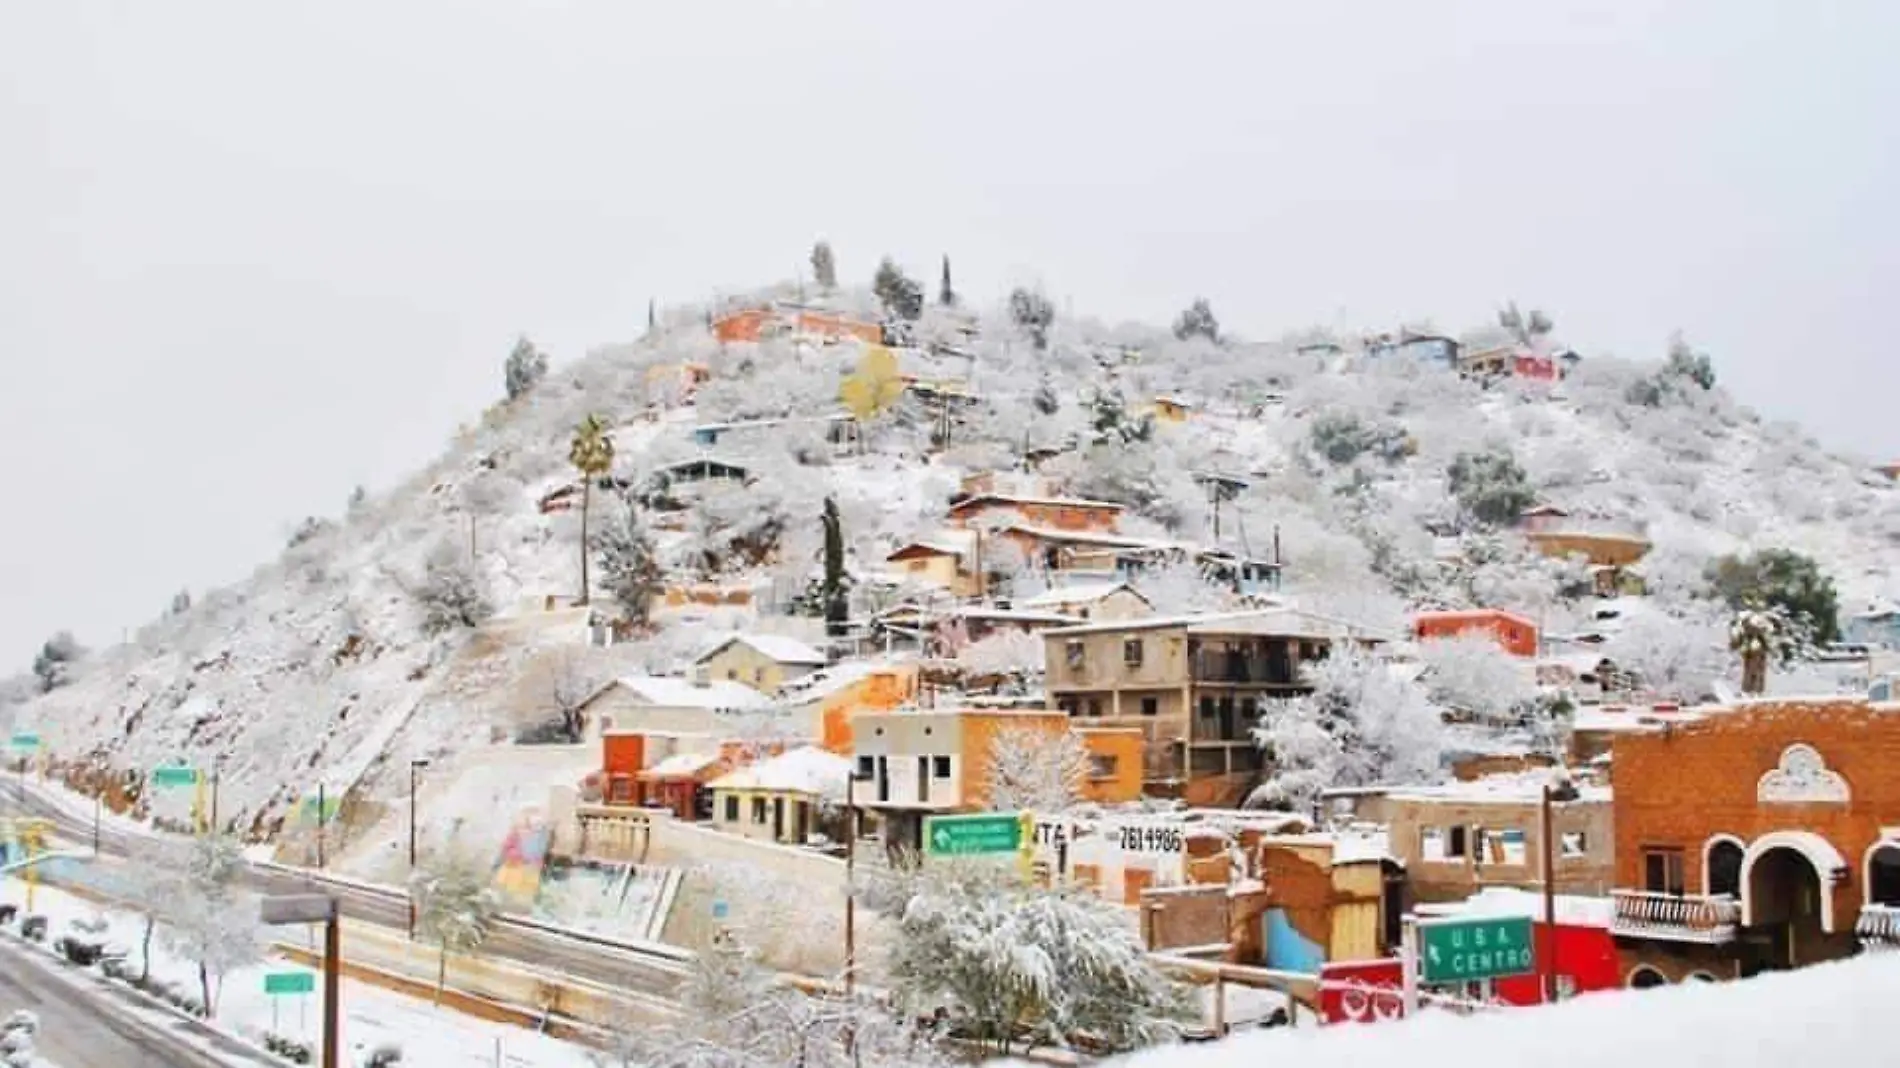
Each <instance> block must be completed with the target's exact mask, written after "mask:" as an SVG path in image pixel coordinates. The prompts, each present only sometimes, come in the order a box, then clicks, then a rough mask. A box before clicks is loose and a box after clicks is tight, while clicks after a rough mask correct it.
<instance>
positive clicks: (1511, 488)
mask: <svg viewBox="0 0 1900 1068" xmlns="http://www.w3.org/2000/svg"><path fill="white" fill-rule="evenodd" d="M1445 475H1446V478H1448V479H1449V480H1450V484H1451V492H1452V495H1453V496H1455V497H1457V498H1458V504H1459V506H1460V507H1462V508H1463V509H1464V511H1465V513H1466V514H1467V515H1469V516H1471V518H1473V519H1475V520H1477V521H1478V522H1480V523H1484V524H1487V525H1489V526H1494V527H1508V526H1512V525H1515V524H1516V523H1517V521H1518V517H1519V516H1521V515H1523V514H1524V510H1525V509H1526V508H1529V507H1530V506H1531V505H1532V504H1533V503H1535V502H1536V500H1537V494H1536V492H1535V491H1534V490H1532V489H1531V485H1530V479H1529V478H1528V477H1527V476H1526V475H1525V474H1524V469H1523V468H1522V467H1519V466H1518V464H1517V460H1516V458H1515V457H1513V456H1512V455H1511V453H1510V450H1508V449H1505V448H1503V447H1501V446H1500V447H1493V448H1491V449H1489V450H1487V451H1485V452H1478V453H1462V454H1460V455H1459V456H1458V458H1457V459H1455V460H1453V461H1452V462H1451V466H1450V467H1448V468H1446V469H1445Z"/></svg>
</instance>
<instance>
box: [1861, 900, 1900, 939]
mask: <svg viewBox="0 0 1900 1068" xmlns="http://www.w3.org/2000/svg"><path fill="white" fill-rule="evenodd" d="M1854 933H1855V934H1856V935H1858V936H1860V940H1861V941H1862V942H1867V943H1871V944H1873V945H1878V946H1886V947H1900V905H1862V906H1861V909H1860V922H1859V923H1857V924H1855V925H1854Z"/></svg>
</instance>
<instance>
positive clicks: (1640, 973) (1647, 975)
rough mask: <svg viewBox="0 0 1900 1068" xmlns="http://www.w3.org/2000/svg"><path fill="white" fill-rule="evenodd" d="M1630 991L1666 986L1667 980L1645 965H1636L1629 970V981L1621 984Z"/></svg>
mask: <svg viewBox="0 0 1900 1068" xmlns="http://www.w3.org/2000/svg"><path fill="white" fill-rule="evenodd" d="M1623 985H1624V986H1627V987H1629V988H1630V989H1631V990H1648V989H1650V988H1651V987H1658V986H1668V985H1669V980H1668V979H1667V978H1666V977H1664V975H1663V973H1661V972H1659V971H1657V970H1656V969H1654V968H1652V967H1650V966H1649V965H1647V964H1638V965H1637V966H1636V967H1635V968H1632V969H1630V974H1629V981H1628V982H1626V983H1624V984H1623Z"/></svg>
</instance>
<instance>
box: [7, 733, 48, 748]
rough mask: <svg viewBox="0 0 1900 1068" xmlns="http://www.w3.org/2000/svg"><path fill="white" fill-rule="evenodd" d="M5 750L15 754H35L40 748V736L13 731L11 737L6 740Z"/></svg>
mask: <svg viewBox="0 0 1900 1068" xmlns="http://www.w3.org/2000/svg"><path fill="white" fill-rule="evenodd" d="M7 748H9V749H11V750H13V751H14V752H16V753H33V752H37V751H38V750H39V748H40V736H39V735H37V734H34V733H33V732H32V731H15V732H14V734H13V737H11V738H8V739H7Z"/></svg>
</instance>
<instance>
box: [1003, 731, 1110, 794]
mask: <svg viewBox="0 0 1900 1068" xmlns="http://www.w3.org/2000/svg"><path fill="white" fill-rule="evenodd" d="M984 770H985V772H986V773H987V775H988V780H989V797H988V800H989V807H990V808H991V809H992V810H994V811H997V812H1039V813H1041V812H1064V811H1067V810H1068V809H1069V808H1070V807H1072V806H1073V805H1074V804H1075V803H1076V802H1077V801H1079V800H1081V797H1082V788H1083V786H1084V785H1086V784H1087V783H1088V776H1089V751H1088V747H1087V746H1085V745H1083V744H1082V739H1081V738H1080V737H1078V736H1077V735H1076V733H1075V732H1074V731H1072V730H1066V729H1065V730H1040V729H1037V728H1035V727H1007V728H1004V729H1003V730H1000V731H997V732H996V734H995V736H994V737H992V738H991V739H990V751H989V754H988V766H987V767H986V768H985V769H984Z"/></svg>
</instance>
